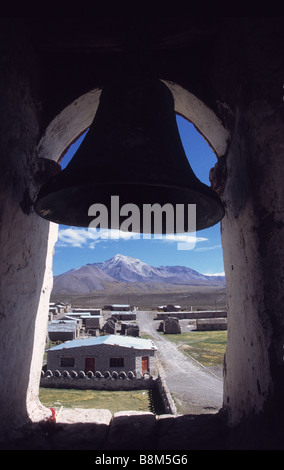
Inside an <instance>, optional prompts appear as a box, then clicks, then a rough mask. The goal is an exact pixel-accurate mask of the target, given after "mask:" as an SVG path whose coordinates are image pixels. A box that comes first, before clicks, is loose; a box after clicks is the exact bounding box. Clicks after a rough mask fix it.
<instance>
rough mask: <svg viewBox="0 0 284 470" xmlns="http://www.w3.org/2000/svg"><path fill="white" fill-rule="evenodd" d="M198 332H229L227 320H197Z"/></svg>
mask: <svg viewBox="0 0 284 470" xmlns="http://www.w3.org/2000/svg"><path fill="white" fill-rule="evenodd" d="M196 329H197V331H213V330H214V331H216V330H227V329H228V328H227V318H199V319H197V320H196Z"/></svg>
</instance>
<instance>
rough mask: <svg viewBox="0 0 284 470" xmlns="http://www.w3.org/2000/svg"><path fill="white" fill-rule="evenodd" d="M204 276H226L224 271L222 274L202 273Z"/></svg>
mask: <svg viewBox="0 0 284 470" xmlns="http://www.w3.org/2000/svg"><path fill="white" fill-rule="evenodd" d="M202 274H203V275H204V276H225V273H224V271H223V272H222V273H213V274H212V273H202Z"/></svg>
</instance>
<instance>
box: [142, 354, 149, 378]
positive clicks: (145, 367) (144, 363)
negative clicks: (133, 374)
mask: <svg viewBox="0 0 284 470" xmlns="http://www.w3.org/2000/svg"><path fill="white" fill-rule="evenodd" d="M141 363H142V364H141V366H142V374H145V372H149V356H142V361H141Z"/></svg>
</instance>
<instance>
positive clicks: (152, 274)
mask: <svg viewBox="0 0 284 470" xmlns="http://www.w3.org/2000/svg"><path fill="white" fill-rule="evenodd" d="M115 283H116V284H117V285H118V284H119V285H120V284H122V287H123V285H124V284H125V285H129V284H134V283H144V284H146V283H149V284H151V285H153V284H155V283H156V284H157V283H159V284H173V285H220V286H224V285H225V278H224V277H222V276H208V275H205V274H201V273H199V272H197V271H194V270H193V269H191V268H188V267H185V266H160V267H153V266H151V265H149V264H147V263H144V262H143V261H141V260H139V259H137V258H132V257H130V256H124V255H120V254H118V255H115V256H114V257H113V258H111V259H109V260H107V261H104V262H100V263H92V264H87V265H86V266H82V267H81V268H79V269H73V270H71V271H68V272H66V273H63V274H60V275H59V276H55V277H54V287H53V294H59V293H68V292H69V293H74V294H89V293H91V292H94V291H98V290H105V289H108V288H109V287H110V286H112V285H114V284H115Z"/></svg>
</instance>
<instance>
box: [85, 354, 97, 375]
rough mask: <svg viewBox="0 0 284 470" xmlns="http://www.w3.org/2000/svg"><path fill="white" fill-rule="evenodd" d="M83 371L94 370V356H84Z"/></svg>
mask: <svg viewBox="0 0 284 470" xmlns="http://www.w3.org/2000/svg"><path fill="white" fill-rule="evenodd" d="M85 372H95V358H94V357H85Z"/></svg>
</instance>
